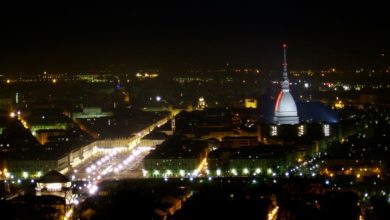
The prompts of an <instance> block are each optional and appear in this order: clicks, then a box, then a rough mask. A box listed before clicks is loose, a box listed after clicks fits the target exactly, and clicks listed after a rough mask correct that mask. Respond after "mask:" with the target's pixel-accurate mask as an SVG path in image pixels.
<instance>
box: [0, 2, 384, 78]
mask: <svg viewBox="0 0 390 220" xmlns="http://www.w3.org/2000/svg"><path fill="white" fill-rule="evenodd" d="M65 2H67V3H65ZM80 2H81V1H80ZM128 2H134V1H128ZM141 2H142V3H141ZM159 2H160V3H157V1H140V2H139V3H132V4H126V5H124V4H119V3H113V2H112V1H107V2H105V3H97V1H95V2H91V3H83V4H80V3H69V2H68V1H64V3H63V4H58V3H55V4H54V3H51V4H50V3H49V4H48V3H37V1H34V4H23V3H15V4H9V3H8V4H3V3H1V4H2V5H0V28H1V32H0V72H19V71H23V72H41V71H43V70H47V71H60V72H65V71H71V72H72V71H74V72H78V71H86V70H101V69H104V68H107V67H112V68H119V69H123V70H132V69H138V68H161V69H167V70H176V69H183V68H187V69H188V68H199V67H202V68H205V67H210V68H216V67H222V66H223V65H224V64H225V63H226V62H229V63H231V64H232V65H234V66H259V67H261V68H263V69H266V70H269V69H272V70H278V69H279V68H280V62H281V47H280V45H281V44H282V42H287V43H288V45H289V51H288V56H289V64H290V67H291V68H294V69H302V68H312V69H319V68H327V67H333V66H335V67H341V68H355V67H360V66H363V67H370V68H371V67H373V66H385V65H389V57H390V51H389V43H388V41H389V39H390V33H389V32H390V30H389V29H390V13H389V8H390V7H389V5H388V4H386V3H378V2H379V1H378V2H376V3H375V2H374V1H367V2H366V3H365V4H363V3H358V2H357V1H353V2H351V3H349V4H347V3H343V4H340V3H337V2H335V3H332V2H331V1H324V2H322V3H321V2H318V1H312V3H303V2H301V3H297V1H289V3H285V2H283V1H272V2H274V3H267V4H266V3H260V1H258V2H256V1H243V0H241V1H228V0H224V1H223V0H210V1H159ZM382 53H384V54H385V56H384V57H382V56H381V54H382Z"/></svg>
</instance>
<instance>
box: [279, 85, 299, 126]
mask: <svg viewBox="0 0 390 220" xmlns="http://www.w3.org/2000/svg"><path fill="white" fill-rule="evenodd" d="M274 120H275V122H276V123H277V124H298V123H299V118H298V111H297V106H296V104H295V101H294V98H293V97H292V95H291V93H290V91H283V90H282V91H280V92H279V95H278V99H277V100H276V104H275V117H274Z"/></svg>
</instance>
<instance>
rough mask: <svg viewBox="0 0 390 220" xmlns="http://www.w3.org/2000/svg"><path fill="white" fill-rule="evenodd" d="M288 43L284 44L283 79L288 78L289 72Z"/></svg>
mask: <svg viewBox="0 0 390 220" xmlns="http://www.w3.org/2000/svg"><path fill="white" fill-rule="evenodd" d="M286 50H287V45H286V44H283V80H288V77H287V75H288V72H287V52H286Z"/></svg>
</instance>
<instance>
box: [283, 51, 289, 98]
mask: <svg viewBox="0 0 390 220" xmlns="http://www.w3.org/2000/svg"><path fill="white" fill-rule="evenodd" d="M282 89H283V91H285V92H288V91H289V90H290V82H289V81H288V71H287V45H286V44H283V81H282Z"/></svg>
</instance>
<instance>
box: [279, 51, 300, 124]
mask: <svg viewBox="0 0 390 220" xmlns="http://www.w3.org/2000/svg"><path fill="white" fill-rule="evenodd" d="M286 47H287V46H286V44H284V45H283V51H284V62H283V81H282V90H281V91H280V92H279V95H278V98H277V99H276V103H275V112H274V121H275V123H276V124H282V125H283V124H293V125H294V124H298V123H299V117H298V111H297V105H296V104H295V101H294V98H293V97H292V95H291V93H290V82H289V80H288V72H287V58H286Z"/></svg>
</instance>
